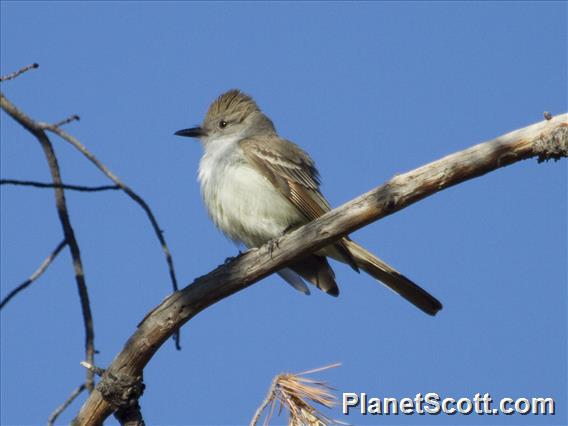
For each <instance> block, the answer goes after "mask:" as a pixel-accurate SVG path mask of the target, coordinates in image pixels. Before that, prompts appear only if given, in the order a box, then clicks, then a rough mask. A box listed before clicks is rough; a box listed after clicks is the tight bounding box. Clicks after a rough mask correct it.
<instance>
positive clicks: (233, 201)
mask: <svg viewBox="0 0 568 426" xmlns="http://www.w3.org/2000/svg"><path fill="white" fill-rule="evenodd" d="M175 135H178V136H185V137H192V138H197V139H198V140H199V141H200V142H201V144H202V146H203V155H202V157H201V159H200V161H199V171H198V181H199V184H200V187H201V194H202V198H203V201H204V203H205V205H206V207H207V211H208V213H209V216H210V217H211V219H212V221H213V223H214V224H215V225H216V226H217V227H218V228H219V229H220V230H221V231H222V232H223V233H224V234H225V235H226V236H227V237H228V238H230V239H231V240H233V241H235V242H236V243H242V244H244V245H245V246H246V247H248V248H250V249H252V248H258V247H260V246H262V245H264V244H266V243H268V242H271V241H273V240H274V239H276V238H278V237H280V236H282V235H283V234H284V233H285V232H289V231H290V230H293V229H296V228H298V227H300V226H302V225H304V224H306V223H308V222H310V221H313V220H315V219H317V218H318V217H320V216H322V215H323V214H325V213H327V212H328V211H330V210H331V206H330V204H329V203H328V201H327V200H326V199H325V197H324V196H323V194H322V192H321V190H320V184H321V181H320V176H319V173H318V170H317V168H316V166H315V163H314V161H313V160H312V158H311V157H310V156H309V154H308V153H307V152H305V151H304V150H303V149H302V148H300V147H299V146H298V145H296V144H295V143H293V142H291V141H289V140H286V139H284V138H282V137H280V136H279V135H278V133H277V131H276V128H275V126H274V123H273V122H272V120H271V119H270V118H269V117H268V116H267V115H266V114H265V113H264V112H263V111H262V110H261V109H260V108H259V106H258V105H257V103H256V102H255V100H254V99H253V98H252V97H251V96H249V95H248V94H246V93H243V92H242V91H240V90H238V89H232V90H229V91H227V92H225V93H223V94H221V95H220V96H219V97H218V98H216V99H215V100H214V101H213V102H212V103H211V105H210V106H209V109H208V111H207V113H206V115H205V119H204V120H203V122H202V124H201V125H199V126H197V127H191V128H186V129H183V130H179V131H177V132H175ZM328 258H332V259H334V260H336V261H339V262H342V263H345V264H347V265H349V266H350V267H351V268H352V269H354V270H355V271H357V272H359V271H360V270H363V271H364V272H366V273H367V274H369V275H370V276H371V277H373V278H375V279H376V280H378V281H379V282H381V283H383V284H384V285H386V286H387V287H388V288H389V289H391V290H393V291H394V292H395V293H398V294H399V295H401V296H402V297H403V298H405V299H406V300H408V301H409V302H411V303H412V304H414V305H415V306H416V307H418V308H419V309H421V310H422V311H424V312H425V313H427V314H429V315H432V316H433V315H436V313H437V312H438V311H439V310H441V309H442V304H441V303H440V302H439V301H438V300H437V299H436V298H435V297H434V296H432V295H431V294H429V293H428V292H427V291H426V290H424V289H422V288H421V287H419V286H418V285H417V284H415V283H414V282H412V281H411V280H410V279H408V278H407V277H405V276H404V275H403V274H401V273H400V272H398V271H397V270H396V269H394V268H393V267H391V266H390V265H388V264H387V263H385V262H384V261H382V260H381V259H379V258H378V257H376V256H375V255H374V254H372V253H371V252H369V251H368V250H366V249H365V248H363V247H362V246H361V245H359V244H357V243H356V242H355V241H353V240H352V239H350V238H349V236H345V237H342V238H341V239H339V240H338V241H336V242H334V243H333V244H330V245H329V246H326V247H324V248H322V249H320V250H318V251H316V252H315V253H312V254H309V255H307V256H305V257H303V258H301V259H300V260H297V261H295V262H294V263H293V264H291V265H290V266H288V267H287V268H283V269H281V270H280V271H278V274H279V275H280V276H281V277H282V278H283V279H284V280H285V281H286V282H288V283H289V284H290V285H291V286H293V287H294V288H296V289H297V290H299V291H301V292H303V293H305V294H309V293H310V291H309V288H308V286H307V285H306V282H308V283H311V284H313V285H315V286H316V287H317V288H318V289H320V290H322V291H324V292H325V293H327V294H329V295H331V296H338V295H339V287H338V285H337V282H336V280H335V273H334V271H333V269H332V268H331V266H330V264H329V262H328Z"/></svg>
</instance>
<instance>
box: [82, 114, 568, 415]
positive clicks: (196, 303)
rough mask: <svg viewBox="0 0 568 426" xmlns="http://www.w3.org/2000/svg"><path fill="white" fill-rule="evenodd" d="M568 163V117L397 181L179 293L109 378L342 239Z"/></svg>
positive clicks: (144, 325) (88, 405)
mask: <svg viewBox="0 0 568 426" xmlns="http://www.w3.org/2000/svg"><path fill="white" fill-rule="evenodd" d="M567 155H568V114H563V115H561V116H557V117H555V118H553V119H551V120H550V121H542V122H540V123H536V124H533V125H531V126H528V127H526V128H523V129H520V130H517V131H514V132H511V133H508V134H506V135H504V136H501V137H499V138H497V139H495V140H492V141H489V142H485V143H482V144H479V145H476V146H474V147H471V148H469V149H466V150H463V151H460V152H457V153H455V154H452V155H449V156H447V157H444V158H442V159H440V160H438V161H434V162H432V163H430V164H427V165H425V166H422V167H420V168H418V169H416V170H413V171H410V172H408V173H404V174H402V175H398V176H395V177H394V178H393V179H391V180H390V181H389V182H387V183H386V184H384V185H381V186H379V187H377V188H375V189H373V190H372V191H370V192H367V193H366V194H363V195H361V196H360V197H357V198H355V199H354V200H352V201H350V202H348V203H346V204H344V205H343V206H341V207H338V208H336V209H334V210H332V211H331V212H329V213H327V214H325V215H324V216H322V217H321V218H319V219H318V220H316V221H314V222H311V223H308V224H307V225H305V226H303V227H302V228H300V229H297V230H295V231H293V232H290V233H287V234H285V235H283V236H282V237H280V238H279V239H278V241H277V244H274V243H273V244H267V245H265V246H263V247H261V248H259V249H257V250H252V251H249V252H247V253H245V254H243V255H241V256H239V257H238V258H237V259H235V260H233V261H232V262H230V263H227V264H224V265H222V266H220V267H218V268H217V269H215V270H214V271H212V272H210V273H209V274H207V275H205V276H202V277H199V278H197V279H196V280H195V281H194V282H193V283H191V284H190V285H188V286H187V287H185V288H184V289H182V290H181V291H178V292H175V293H173V294H172V295H170V296H169V297H168V298H167V299H166V300H164V301H163V302H162V303H161V304H160V305H159V306H157V307H156V308H155V309H154V310H152V311H151V312H150V313H149V314H148V315H147V316H146V318H144V320H143V321H142V322H141V323H140V325H139V326H138V328H137V330H136V331H135V332H134V334H133V335H132V336H131V337H130V338H129V339H128V341H127V342H126V344H125V346H124V348H123V349H122V351H121V352H120V353H119V354H118V355H117V356H116V357H115V359H114V360H113V362H112V363H111V365H110V366H109V367H108V368H107V369H106V372H105V374H104V375H103V377H102V381H105V380H106V377H107V376H108V375H116V374H126V375H129V376H132V377H138V376H141V375H142V372H143V370H144V367H145V366H146V364H147V363H148V362H149V361H150V359H151V358H152V357H153V355H154V354H155V353H156V351H157V350H158V349H159V348H160V346H161V345H162V344H163V343H164V342H165V341H166V340H167V339H168V337H169V336H171V335H172V333H174V332H175V330H177V329H178V328H179V327H181V326H182V325H183V324H185V323H186V322H187V321H189V320H190V319H191V318H193V317H194V316H195V315H197V314H198V313H199V312H201V311H202V310H204V309H206V308H207V307H209V306H211V305H213V304H214V303H216V302H218V301H219V300H221V299H224V298H225V297H228V296H230V295H232V294H234V293H236V292H238V291H240V290H242V289H244V288H246V287H248V286H250V285H252V284H253V283H255V282H257V281H259V280H260V279H262V278H264V277H266V276H267V275H269V274H271V273H273V272H275V271H277V270H279V269H281V268H283V267H285V266H286V265H289V264H291V263H292V262H294V261H295V260H296V259H299V258H301V257H302V256H305V255H306V254H308V253H311V252H314V251H317V250H318V249H320V248H322V247H324V246H326V245H328V244H330V243H332V242H333V241H335V240H337V239H338V238H340V237H342V236H343V235H346V234H348V233H350V232H353V231H355V230H357V229H359V228H362V227H364V226H365V225H368V224H369V223H371V222H374V221H376V220H378V219H380V218H382V217H385V216H387V215H390V214H392V213H394V212H396V211H398V210H401V209H403V208H405V207H408V206H409V205H411V204H413V203H415V202H417V201H419V200H421V199H423V198H425V197H428V196H429V195H432V194H435V193H436V192H439V191H441V190H443V189H445V188H449V187H451V186H453V185H457V184H458V183H460V182H463V181H466V180H468V179H472V178H475V177H477V176H481V175H484V174H486V173H488V172H490V171H493V170H496V169H498V168H500V167H504V166H507V165H510V164H513V163H515V162H517V161H521V160H525V159H528V158H531V157H538V159H539V160H541V161H542V160H545V159H549V158H554V159H558V158H560V157H566V156H567ZM112 412H113V408H112V407H111V405H110V404H109V403H107V402H106V401H105V400H104V398H103V397H102V395H101V393H100V392H99V391H98V390H97V389H95V391H94V392H92V393H91V394H90V396H89V398H88V400H87V401H86V402H85V403H84V405H83V407H82V408H81V410H80V412H79V414H78V415H77V417H76V418H75V420H74V424H77V425H98V424H101V423H102V422H103V420H104V419H105V418H106V417H108V416H109V415H110V414H111V413H112Z"/></svg>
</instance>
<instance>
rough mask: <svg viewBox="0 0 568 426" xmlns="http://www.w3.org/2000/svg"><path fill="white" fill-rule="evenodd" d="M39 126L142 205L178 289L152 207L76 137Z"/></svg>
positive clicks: (169, 254)
mask: <svg viewBox="0 0 568 426" xmlns="http://www.w3.org/2000/svg"><path fill="white" fill-rule="evenodd" d="M40 126H41V127H42V128H43V129H45V130H48V131H50V132H53V133H55V134H56V135H58V136H59V137H61V138H62V139H63V140H65V141H67V142H69V143H70V144H71V145H73V146H74V147H75V148H76V149H77V150H79V152H81V153H82V154H83V155H84V156H85V157H87V159H88V160H89V161H91V163H93V164H94V165H95V167H97V168H98V169H99V170H100V171H101V172H102V173H103V174H104V175H105V176H107V177H108V178H109V179H110V180H112V181H113V182H114V183H115V184H116V185H118V186H119V187H120V188H121V189H122V190H123V191H124V192H125V193H126V194H127V195H128V196H129V197H130V198H131V199H132V200H134V201H135V202H136V203H138V205H139V206H140V207H142V210H144V212H145V213H146V216H147V217H148V219H149V220H150V223H151V224H152V228H153V229H154V233H155V234H156V237H158V241H159V242H160V245H161V246H162V251H163V252H164V255H165V256H166V263H167V265H168V270H169V273H170V280H171V282H172V288H173V291H174V292H175V291H178V283H177V278H176V273H175V269H174V261H173V257H172V255H171V252H170V249H169V247H168V244H167V243H166V239H165V238H164V234H163V232H162V229H161V228H160V225H159V224H158V220H157V219H156V217H155V216H154V213H153V212H152V209H150V206H149V205H148V204H147V203H146V201H144V199H143V198H142V197H141V196H140V195H138V194H137V193H136V192H134V190H133V189H132V188H130V187H129V186H128V185H126V184H125V183H124V182H122V181H121V180H120V179H119V178H118V176H116V175H115V174H114V173H113V172H111V171H110V170H109V168H108V167H106V166H105V165H104V164H103V163H102V162H101V161H99V160H98V159H97V157H95V156H94V155H93V154H92V153H91V152H90V151H89V150H88V149H87V148H86V147H85V146H84V145H83V144H82V143H81V142H79V141H78V140H77V139H76V138H74V137H73V136H71V135H70V134H68V133H66V132H65V131H63V130H61V129H60V128H59V127H58V126H55V125H51V124H47V123H40ZM174 340H175V344H176V348H177V349H178V350H179V349H181V346H180V337H179V331H176V333H174Z"/></svg>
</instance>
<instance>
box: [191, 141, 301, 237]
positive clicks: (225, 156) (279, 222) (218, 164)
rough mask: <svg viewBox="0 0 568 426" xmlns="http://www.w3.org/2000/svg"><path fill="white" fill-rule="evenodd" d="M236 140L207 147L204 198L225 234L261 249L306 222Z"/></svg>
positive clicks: (202, 172)
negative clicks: (248, 157)
mask: <svg viewBox="0 0 568 426" xmlns="http://www.w3.org/2000/svg"><path fill="white" fill-rule="evenodd" d="M240 149H241V148H240V147H239V146H238V145H237V143H236V141H225V143H216V144H215V146H214V147H207V148H206V152H205V154H204V156H203V157H202V159H201V162H200V164H199V182H200V184H201V192H202V195H203V199H204V201H205V204H206V206H207V209H208V211H209V215H210V216H211V218H212V220H213V222H214V223H215V225H217V227H218V228H219V229H221V231H223V233H225V234H226V235H227V236H228V237H229V238H231V239H232V240H235V241H239V242H242V243H244V244H245V245H246V246H248V247H258V246H260V245H262V244H264V243H266V242H267V241H269V240H271V239H273V238H275V237H278V236H280V235H281V234H282V233H283V232H284V230H286V229H287V228H288V227H290V226H294V225H298V224H301V223H303V222H305V219H304V218H303V216H301V214H300V213H299V212H298V210H297V209H296V207H294V206H293V205H292V204H291V203H290V202H289V201H288V200H287V199H286V198H285V197H284V196H283V195H281V194H280V193H279V192H278V191H277V190H276V188H274V186H273V185H272V183H270V181H268V179H266V178H265V177H264V176H262V175H261V174H260V173H259V172H258V171H257V170H256V169H255V168H254V166H252V165H250V164H249V163H247V162H246V159H245V158H246V157H244V155H243V154H242V152H240V151H239V150H240Z"/></svg>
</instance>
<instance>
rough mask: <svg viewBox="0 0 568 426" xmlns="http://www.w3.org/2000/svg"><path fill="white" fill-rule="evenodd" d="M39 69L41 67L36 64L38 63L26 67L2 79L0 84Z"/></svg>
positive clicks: (0, 78)
mask: <svg viewBox="0 0 568 426" xmlns="http://www.w3.org/2000/svg"><path fill="white" fill-rule="evenodd" d="M38 67H39V64H36V63H33V64H30V65H26V66H25V67H23V68H20V69H19V70H18V71H14V72H13V73H10V74H8V75H5V76H2V77H0V82H3V81H8V80H13V79H14V78H16V77H18V76H19V75H21V74H23V73H25V72H26V71H29V70H31V69H35V68H38Z"/></svg>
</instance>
